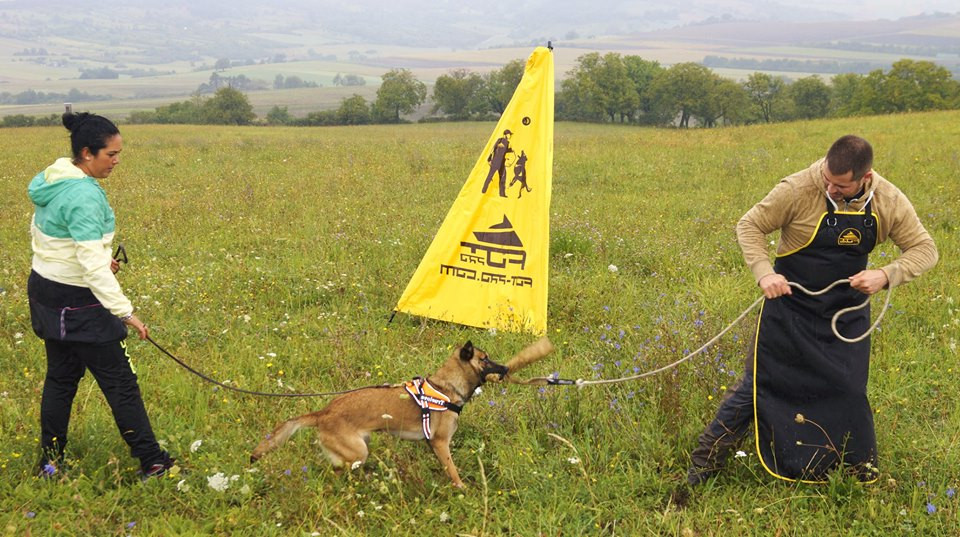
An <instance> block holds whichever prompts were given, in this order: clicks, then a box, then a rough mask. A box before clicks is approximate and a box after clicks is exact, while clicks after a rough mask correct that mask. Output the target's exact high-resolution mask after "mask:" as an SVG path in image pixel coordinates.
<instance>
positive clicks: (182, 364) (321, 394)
mask: <svg viewBox="0 0 960 537" xmlns="http://www.w3.org/2000/svg"><path fill="white" fill-rule="evenodd" d="M147 341H149V342H150V343H153V346H154V347H156V348H157V349H158V350H159V351H160V352H162V353H163V354H166V355H167V356H169V357H170V358H171V359H172V360H173V361H174V362H177V363H178V364H179V365H180V367H182V368H184V369H186V370H187V371H189V372H191V373H193V374H194V375H196V376H198V377H200V378H202V379H203V380H205V381H207V382H209V383H211V384H216V385H217V386H220V387H221V388H225V389H227V390H232V391H235V392H239V393H244V394H247V395H258V396H261V397H325V396H328V395H342V394H345V393H350V392H356V391H359V390H365V389H367V388H391V387H393V386H392V385H390V384H375V385H372V386H363V387H361V388H353V389H351V390H343V391H339V392H319V393H277V392H257V391H253V390H244V389H243V388H237V387H236V386H230V385H229V384H224V383H222V382H220V381H218V380H215V379H212V378H210V377H208V376H207V375H204V374H203V373H201V372H199V371H197V370H196V369H194V368H192V367H190V366H189V365H187V364H186V362H184V361H183V360H181V359H179V358H177V357H176V356H174V355H173V354H172V353H171V352H170V351H168V350H167V349H164V348H163V347H161V346H160V344H159V343H157V342H156V341H154V340H153V338H151V337H150V336H147Z"/></svg>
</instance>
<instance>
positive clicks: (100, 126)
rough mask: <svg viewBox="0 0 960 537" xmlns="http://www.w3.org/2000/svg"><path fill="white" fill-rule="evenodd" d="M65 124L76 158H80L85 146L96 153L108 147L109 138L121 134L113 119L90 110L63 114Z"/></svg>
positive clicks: (92, 152)
mask: <svg viewBox="0 0 960 537" xmlns="http://www.w3.org/2000/svg"><path fill="white" fill-rule="evenodd" d="M63 126H64V127H66V128H67V130H68V131H70V149H72V150H73V158H74V160H77V159H79V158H80V152H81V151H83V148H84V147H86V148H87V149H89V150H90V153H91V154H93V155H96V154H97V153H99V152H100V150H101V149H103V148H104V147H107V140H109V139H110V138H113V137H114V136H116V135H118V134H120V129H118V128H117V126H116V125H114V124H113V122H112V121H110V120H109V119H107V118H105V117H103V116H98V115H96V114H90V113H88V112H80V113H79V114H74V113H73V112H67V113H65V114H63Z"/></svg>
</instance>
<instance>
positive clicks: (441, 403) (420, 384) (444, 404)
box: [403, 377, 463, 440]
mask: <svg viewBox="0 0 960 537" xmlns="http://www.w3.org/2000/svg"><path fill="white" fill-rule="evenodd" d="M403 387H404V389H405V390H407V393H409V394H410V397H412V398H413V403H414V404H415V405H417V406H419V407H420V415H421V417H422V419H423V436H424V437H425V438H426V439H427V440H430V438H431V437H432V434H431V433H430V413H431V412H444V411H447V410H451V411H453V412H456V413H457V414H459V413H460V411H462V410H463V406H462V405H458V404H456V403H452V402H451V401H450V398H449V397H447V396H446V395H445V394H444V393H443V392H441V391H440V390H438V389H436V388H434V387H433V385H432V384H430V382H428V381H427V379H425V378H422V377H414V378H413V380H410V381H408V382H405V383H404V384H403Z"/></svg>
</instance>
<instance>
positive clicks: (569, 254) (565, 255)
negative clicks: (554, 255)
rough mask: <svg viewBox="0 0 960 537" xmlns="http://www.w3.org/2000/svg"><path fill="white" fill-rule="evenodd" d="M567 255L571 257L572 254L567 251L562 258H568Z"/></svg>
mask: <svg viewBox="0 0 960 537" xmlns="http://www.w3.org/2000/svg"><path fill="white" fill-rule="evenodd" d="M568 257H573V254H571V253H569V252H567V253H565V254H563V258H564V259H566V258H568Z"/></svg>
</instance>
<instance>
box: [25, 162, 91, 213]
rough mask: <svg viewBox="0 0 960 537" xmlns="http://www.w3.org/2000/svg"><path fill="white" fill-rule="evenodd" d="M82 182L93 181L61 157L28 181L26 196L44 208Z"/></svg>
mask: <svg viewBox="0 0 960 537" xmlns="http://www.w3.org/2000/svg"><path fill="white" fill-rule="evenodd" d="M78 180H80V181H78ZM83 180H86V181H94V179H93V178H92V177H89V176H88V175H87V174H85V173H84V172H83V170H81V169H80V168H78V167H76V166H74V164H73V162H72V161H71V160H70V159H69V158H67V157H63V158H59V159H57V160H56V162H54V163H53V164H51V165H50V166H48V167H47V169H45V170H43V171H42V172H40V173H38V174H37V175H36V177H34V178H33V180H32V181H30V186H29V187H27V194H28V195H29V196H30V200H31V201H33V203H34V204H36V205H37V206H39V207H45V206H46V205H47V204H49V203H50V202H51V201H52V200H53V199H54V198H55V197H56V196H57V195H59V194H60V193H61V192H64V191H65V190H67V189H70V188H72V187H74V186H76V185H77V184H79V182H81V181H83ZM84 182H85V181H84ZM94 182H95V181H94Z"/></svg>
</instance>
